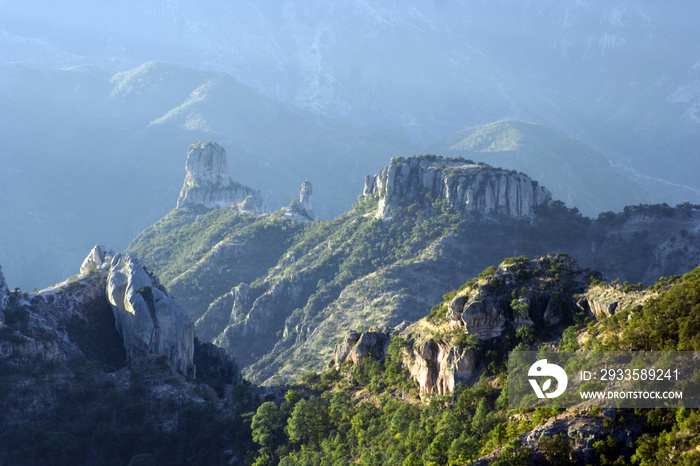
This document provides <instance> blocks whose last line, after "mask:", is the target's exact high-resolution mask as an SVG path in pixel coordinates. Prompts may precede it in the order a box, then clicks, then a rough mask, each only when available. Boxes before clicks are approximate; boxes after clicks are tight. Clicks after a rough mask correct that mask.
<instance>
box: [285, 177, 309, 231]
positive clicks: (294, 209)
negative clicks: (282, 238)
mask: <svg viewBox="0 0 700 466" xmlns="http://www.w3.org/2000/svg"><path fill="white" fill-rule="evenodd" d="M311 194H313V188H312V187H311V183H310V182H309V181H308V180H306V181H304V182H303V183H302V184H301V190H300V191H299V201H297V200H296V199H295V200H294V201H292V203H291V204H289V205H288V206H287V207H285V208H284V211H285V213H284V215H285V216H287V217H289V218H291V219H293V220H296V221H311V220H313V219H314V211H313V207H312V204H311Z"/></svg>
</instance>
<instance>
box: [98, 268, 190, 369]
mask: <svg viewBox="0 0 700 466" xmlns="http://www.w3.org/2000/svg"><path fill="white" fill-rule="evenodd" d="M107 298H108V299H109V302H110V304H111V305H112V310H113V312H114V320H115V323H116V326H117V330H118V331H119V333H120V334H121V336H122V337H123V339H124V348H125V349H126V354H127V358H128V359H129V360H134V359H137V358H139V357H143V356H146V355H149V354H158V355H163V356H166V357H167V358H168V360H169V361H170V363H171V365H172V366H173V368H174V369H177V370H179V371H180V372H182V373H183V374H185V375H188V376H191V377H194V375H195V366H194V362H193V356H194V324H193V323H192V321H191V320H190V319H189V318H188V317H187V315H186V313H185V310H184V309H182V307H180V305H179V304H177V302H176V301H175V300H174V299H173V298H172V297H170V296H169V295H168V294H167V291H166V290H165V288H164V287H163V286H162V285H161V284H160V282H159V280H158V279H157V278H156V277H154V276H152V275H150V274H149V273H148V272H147V271H146V269H144V267H143V265H141V263H140V262H139V261H138V260H137V259H135V258H134V257H131V256H130V255H129V254H117V255H115V256H114V258H112V263H111V268H110V272H109V276H108V277H107Z"/></svg>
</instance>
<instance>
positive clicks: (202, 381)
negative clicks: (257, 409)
mask: <svg viewBox="0 0 700 466" xmlns="http://www.w3.org/2000/svg"><path fill="white" fill-rule="evenodd" d="M80 269H81V272H80V274H76V275H74V276H73V277H71V278H69V279H67V280H65V281H63V282H61V283H60V284H58V285H57V286H55V287H52V288H49V289H45V290H43V291H41V292H38V293H28V292H20V291H12V292H10V291H8V290H7V289H6V287H5V286H4V285H5V282H4V277H3V275H2V273H1V272H0V387H1V390H2V397H0V406H1V407H2V410H1V411H2V414H0V432H1V434H0V461H2V462H3V463H10V464H46V463H51V464H66V465H67V464H106V463H112V464H135V462H137V461H138V460H140V461H153V457H159V458H161V459H162V460H163V461H165V462H166V463H169V464H175V463H180V464H182V463H184V462H190V463H191V462H192V461H194V460H193V458H197V461H201V462H203V463H208V464H217V463H220V462H223V461H229V460H232V459H235V458H236V455H239V457H242V456H243V453H244V452H245V451H246V449H247V448H249V446H248V444H249V443H250V441H249V440H246V438H247V437H246V434H245V428H244V427H243V426H244V424H243V421H242V420H241V413H242V410H243V409H246V406H248V403H249V401H246V400H247V399H250V400H252V399H253V396H254V395H253V394H252V392H251V391H250V390H249V389H248V388H247V386H245V385H241V377H240V371H239V369H238V366H237V365H236V363H235V362H234V361H233V360H231V359H230V358H228V357H227V356H226V355H225V354H224V353H223V351H222V350H221V349H219V348H216V347H214V346H213V345H211V344H202V343H200V342H199V341H198V340H197V339H195V338H194V331H193V330H194V329H193V324H192V321H191V320H189V319H187V317H186V316H185V315H184V311H183V309H182V308H181V307H180V306H179V305H178V304H177V302H176V301H175V300H174V299H173V298H172V297H171V296H169V295H168V293H167V290H165V288H164V287H163V286H162V285H161V284H160V283H159V281H158V279H157V277H155V276H153V275H152V274H150V273H149V272H148V271H147V270H146V269H145V268H144V267H143V265H142V264H141V263H140V262H138V260H136V259H134V258H133V257H130V256H129V255H128V254H114V253H113V252H112V251H107V250H106V249H105V248H104V247H101V246H96V247H95V248H93V250H92V251H91V252H90V254H89V255H88V256H87V257H86V259H85V260H84V261H83V265H82V267H81V268H80ZM204 425H206V426H208V429H210V430H206V433H204V431H203V430H202V427H203V426H204ZM248 436H249V434H248ZM237 438H239V439H240V440H236V439H237ZM139 457H140V458H139ZM135 458H136V460H135ZM141 464H143V463H141Z"/></svg>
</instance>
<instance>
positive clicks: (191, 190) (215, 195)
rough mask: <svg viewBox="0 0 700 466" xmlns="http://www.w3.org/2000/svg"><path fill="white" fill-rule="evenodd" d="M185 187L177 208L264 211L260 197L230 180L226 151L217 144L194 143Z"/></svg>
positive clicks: (188, 154) (191, 148)
mask: <svg viewBox="0 0 700 466" xmlns="http://www.w3.org/2000/svg"><path fill="white" fill-rule="evenodd" d="M185 171H186V172H187V174H186V175H185V184H184V185H183V187H182V190H181V191H180V197H179V198H178V200H177V208H178V209H180V208H183V207H186V206H194V205H201V206H204V207H206V208H208V209H217V208H220V207H226V206H230V205H234V204H236V205H238V206H239V208H240V209H241V210H247V211H254V212H262V211H264V210H265V207H264V203H263V201H262V198H261V197H260V193H259V192H258V191H255V190H253V189H251V188H249V187H247V186H243V185H242V184H240V183H237V182H236V181H233V180H232V179H231V178H230V177H229V173H228V160H227V158H226V151H225V150H224V148H223V147H221V146H220V145H218V144H216V143H215V142H211V141H207V142H195V143H194V144H192V145H190V148H189V150H188V151H187V162H186V163H185Z"/></svg>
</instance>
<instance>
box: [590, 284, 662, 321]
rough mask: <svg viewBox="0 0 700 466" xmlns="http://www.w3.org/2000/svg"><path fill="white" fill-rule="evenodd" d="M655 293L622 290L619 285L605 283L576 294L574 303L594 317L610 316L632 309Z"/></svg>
mask: <svg viewBox="0 0 700 466" xmlns="http://www.w3.org/2000/svg"><path fill="white" fill-rule="evenodd" d="M654 295H655V293H654V292H652V291H649V290H628V291H624V290H623V289H622V287H620V286H619V285H618V286H616V285H609V284H607V283H604V284H601V285H597V286H592V287H591V288H589V289H588V290H586V292H585V293H583V294H581V295H579V296H578V299H577V300H576V305H577V306H578V307H579V309H581V310H582V311H584V312H586V313H588V314H591V315H593V316H595V318H596V319H604V318H606V317H610V316H612V315H614V314H617V313H618V312H620V311H622V310H624V309H634V308H636V307H639V306H642V305H643V304H644V302H645V301H646V300H647V299H649V298H650V297H652V296H654Z"/></svg>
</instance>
